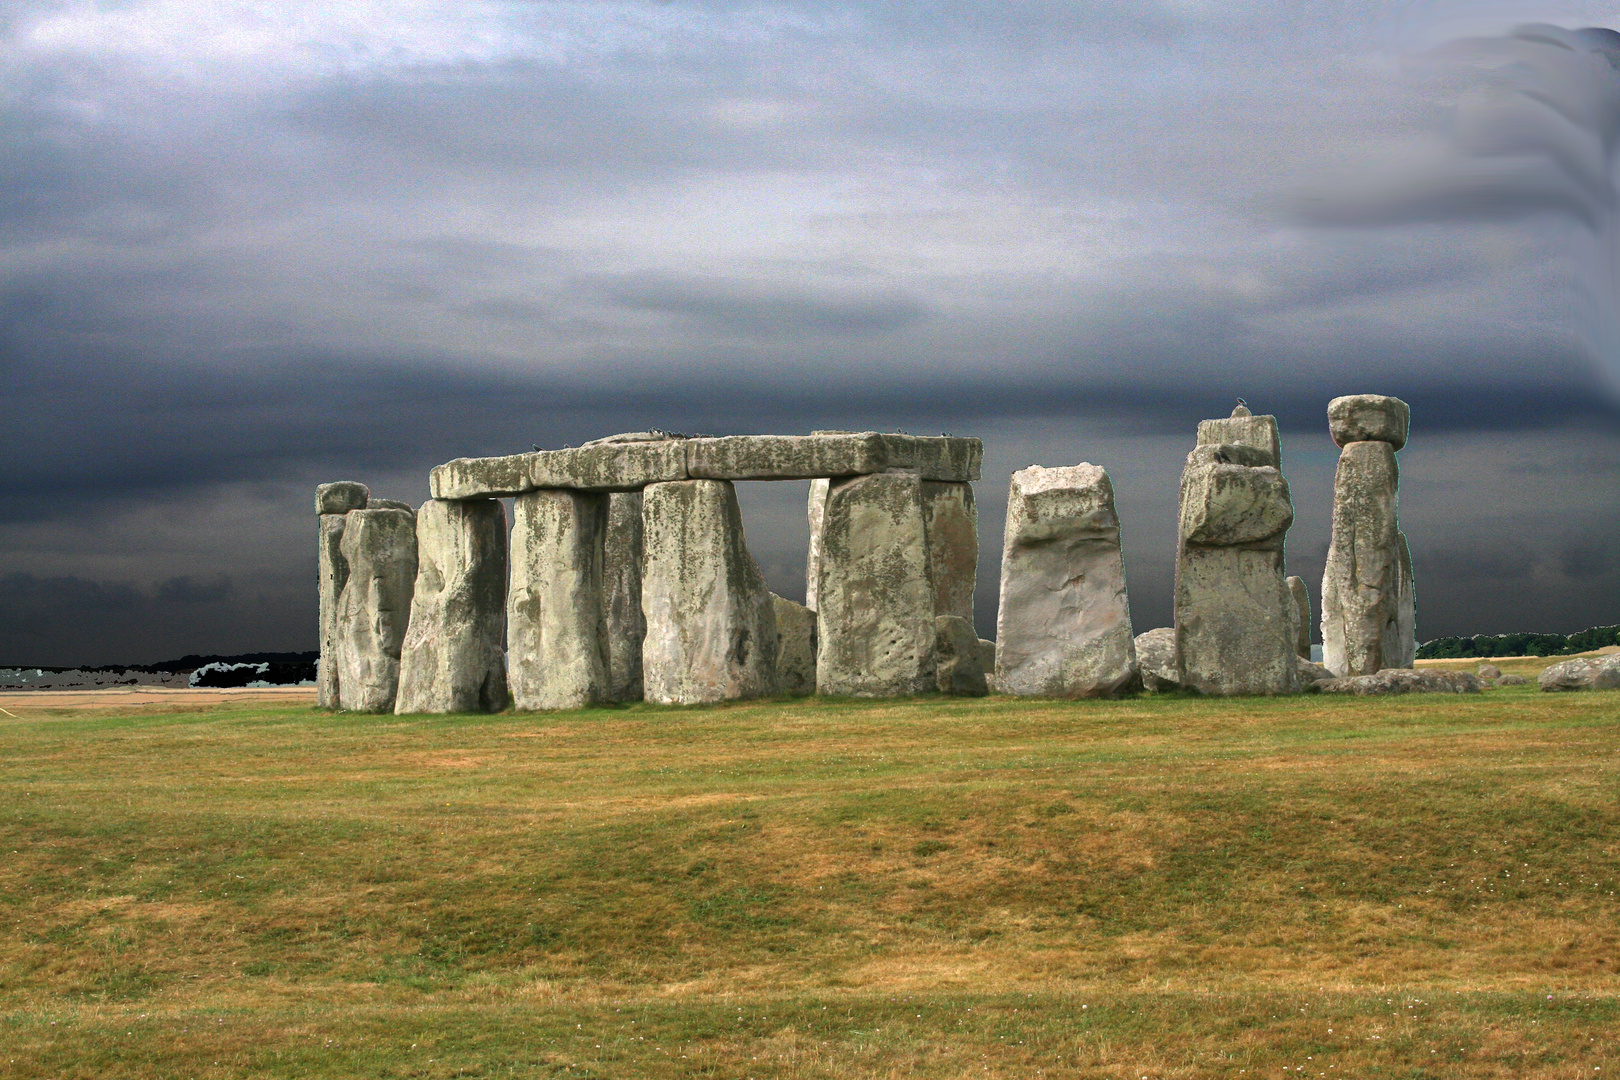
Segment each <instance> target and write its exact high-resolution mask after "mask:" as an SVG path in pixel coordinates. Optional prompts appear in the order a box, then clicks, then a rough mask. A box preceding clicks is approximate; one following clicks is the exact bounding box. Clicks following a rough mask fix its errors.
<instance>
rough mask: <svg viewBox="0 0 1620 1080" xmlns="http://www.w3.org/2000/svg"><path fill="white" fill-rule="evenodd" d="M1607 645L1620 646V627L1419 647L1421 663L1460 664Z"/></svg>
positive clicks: (1489, 637) (1485, 637) (1564, 653)
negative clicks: (1460, 661) (1489, 658)
mask: <svg viewBox="0 0 1620 1080" xmlns="http://www.w3.org/2000/svg"><path fill="white" fill-rule="evenodd" d="M1607 645H1620V625H1615V626H1594V627H1592V628H1591V629H1589V630H1582V631H1581V632H1580V633H1578V634H1569V635H1564V634H1475V635H1474V636H1473V637H1443V638H1435V639H1434V640H1433V641H1425V642H1424V643H1423V644H1422V645H1420V646H1418V650H1417V658H1418V659H1419V660H1457V659H1467V658H1470V657H1486V656H1569V655H1572V654H1574V653H1583V652H1590V651H1592V650H1593V649H1601V648H1603V647H1604V646H1607Z"/></svg>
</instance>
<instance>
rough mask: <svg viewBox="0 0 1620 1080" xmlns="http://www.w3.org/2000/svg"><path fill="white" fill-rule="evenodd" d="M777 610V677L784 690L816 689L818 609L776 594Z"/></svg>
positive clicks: (773, 600) (796, 692)
mask: <svg viewBox="0 0 1620 1080" xmlns="http://www.w3.org/2000/svg"><path fill="white" fill-rule="evenodd" d="M771 603H772V604H773V605H774V606H775V610H776V677H777V682H778V684H779V685H780V687H781V690H782V693H784V694H813V693H815V692H816V613H815V612H813V611H811V610H810V609H809V608H807V607H805V606H804V605H803V604H795V603H794V602H793V601H792V600H788V599H785V598H783V597H780V596H775V595H773V596H772V597H771Z"/></svg>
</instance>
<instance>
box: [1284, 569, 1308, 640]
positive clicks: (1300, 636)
mask: <svg viewBox="0 0 1620 1080" xmlns="http://www.w3.org/2000/svg"><path fill="white" fill-rule="evenodd" d="M1283 584H1285V585H1287V586H1288V595H1289V596H1290V597H1292V598H1293V601H1294V651H1295V652H1296V653H1298V654H1299V655H1300V656H1303V657H1304V658H1305V659H1307V660H1309V659H1310V658H1311V591H1310V589H1308V588H1306V587H1305V579H1304V578H1301V577H1290V578H1285V579H1283Z"/></svg>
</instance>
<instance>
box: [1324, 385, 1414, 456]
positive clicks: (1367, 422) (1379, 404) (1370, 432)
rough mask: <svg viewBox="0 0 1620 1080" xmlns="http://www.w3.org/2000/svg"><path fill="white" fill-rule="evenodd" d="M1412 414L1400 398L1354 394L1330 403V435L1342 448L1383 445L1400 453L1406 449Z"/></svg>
mask: <svg viewBox="0 0 1620 1080" xmlns="http://www.w3.org/2000/svg"><path fill="white" fill-rule="evenodd" d="M1411 421H1412V410H1411V408H1410V407H1409V406H1408V405H1407V404H1406V402H1404V401H1402V400H1401V399H1400V398H1394V397H1384V396H1382V395H1380V394H1350V395H1348V396H1346V397H1336V398H1334V399H1333V400H1332V401H1330V402H1328V433H1329V434H1330V435H1332V436H1333V441H1334V442H1335V443H1336V444H1338V445H1339V446H1341V447H1344V446H1349V445H1350V444H1351V443H1356V442H1383V443H1388V444H1389V445H1390V446H1391V447H1393V448H1394V449H1396V450H1399V449H1400V448H1401V447H1403V446H1405V445H1406V434H1407V428H1408V427H1409V426H1410V424H1411Z"/></svg>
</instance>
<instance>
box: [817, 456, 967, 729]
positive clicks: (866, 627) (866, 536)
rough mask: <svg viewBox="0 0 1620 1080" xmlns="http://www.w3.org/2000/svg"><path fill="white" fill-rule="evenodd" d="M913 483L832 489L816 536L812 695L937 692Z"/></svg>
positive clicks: (922, 529)
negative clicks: (817, 564)
mask: <svg viewBox="0 0 1620 1080" xmlns="http://www.w3.org/2000/svg"><path fill="white" fill-rule="evenodd" d="M922 484H923V481H922V479H921V477H920V476H918V475H916V474H913V473H878V474H876V475H873V476H861V477H856V478H854V479H851V480H841V481H837V482H835V483H833V484H832V485H831V486H830V488H829V489H828V494H827V503H826V516H825V518H824V520H823V523H822V534H821V571H820V585H819V589H818V596H817V611H816V614H817V624H816V628H817V644H818V650H817V654H816V692H817V693H819V694H852V695H856V696H860V697H904V696H908V695H913V694H923V693H928V692H931V691H933V690H935V689H937V688H938V681H937V677H936V671H935V669H936V659H935V645H936V640H935V639H936V637H937V633H936V631H935V628H934V616H935V614H936V613H935V610H934V602H935V600H934V583H933V579H932V577H931V575H930V573H929V566H928V554H929V552H928V536H927V529H926V526H925V523H924V514H923V497H922Z"/></svg>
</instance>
